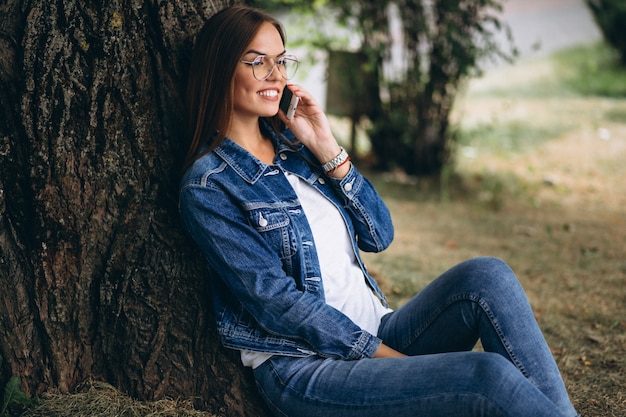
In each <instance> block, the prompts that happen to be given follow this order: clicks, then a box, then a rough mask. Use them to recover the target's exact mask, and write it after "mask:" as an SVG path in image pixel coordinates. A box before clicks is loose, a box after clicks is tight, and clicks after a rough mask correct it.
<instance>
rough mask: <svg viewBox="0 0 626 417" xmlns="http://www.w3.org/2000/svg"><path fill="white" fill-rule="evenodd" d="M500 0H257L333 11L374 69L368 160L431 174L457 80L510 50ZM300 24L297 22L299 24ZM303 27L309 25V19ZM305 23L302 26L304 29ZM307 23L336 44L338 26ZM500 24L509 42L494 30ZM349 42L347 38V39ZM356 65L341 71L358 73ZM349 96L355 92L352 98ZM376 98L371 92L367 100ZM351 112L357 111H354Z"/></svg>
mask: <svg viewBox="0 0 626 417" xmlns="http://www.w3.org/2000/svg"><path fill="white" fill-rule="evenodd" d="M502 3H503V0H435V1H432V0H375V1H369V0H277V1H272V0H257V1H255V2H254V3H253V4H255V5H257V6H261V7H265V8H268V9H274V10H276V9H277V8H278V9H281V8H282V9H283V10H284V9H285V8H286V7H288V8H289V10H290V11H291V12H292V13H298V14H304V15H306V16H307V17H309V18H312V19H319V17H320V16H332V18H333V19H335V22H334V24H335V28H336V27H337V24H338V25H339V26H340V27H342V28H344V29H347V30H346V31H345V32H344V33H347V34H348V37H350V38H351V40H352V42H344V47H345V45H350V44H351V43H352V44H354V43H355V42H354V38H358V42H356V43H358V46H357V47H354V46H353V47H352V52H356V53H358V54H361V55H363V56H365V57H368V61H369V64H368V65H364V66H363V68H365V69H366V68H367V67H368V66H369V68H370V69H371V71H372V72H375V73H377V74H379V88H378V90H379V91H378V92H377V93H376V92H374V94H377V95H379V97H380V99H381V100H380V101H379V103H380V104H379V105H378V106H374V108H372V109H369V111H368V113H367V114H364V115H361V116H367V118H369V120H370V121H371V123H372V128H371V129H370V130H369V132H368V133H369V136H370V140H371V145H372V146H371V149H372V153H373V155H372V158H371V160H372V161H374V168H378V169H381V170H392V169H401V170H403V171H405V172H406V173H408V174H411V175H420V176H433V175H434V176H437V175H440V174H441V172H442V170H443V169H444V167H445V165H446V164H447V163H448V162H449V159H450V158H451V153H450V151H449V141H451V140H452V139H451V138H452V135H451V134H450V132H449V129H448V128H449V116H450V112H451V110H452V105H453V103H454V99H455V97H456V95H457V92H458V89H459V87H460V84H461V82H462V80H463V79H464V78H466V77H468V76H472V75H476V74H477V73H480V68H479V64H480V63H481V62H484V61H485V60H487V59H488V58H494V59H504V60H507V61H510V60H512V59H513V58H514V57H515V56H516V50H515V48H514V47H513V44H512V40H511V35H510V30H509V28H508V27H507V26H505V25H503V23H502V22H501V21H500V12H501V9H502ZM299 27H302V26H299ZM307 29H311V26H308V27H307ZM302 30H305V29H302ZM313 30H314V31H317V33H311V32H310V31H309V30H307V36H308V37H309V38H310V39H311V42H314V43H316V46H318V47H319V46H325V47H326V49H337V42H336V38H337V34H338V32H340V31H339V30H329V25H328V23H326V24H316V25H314V27H313ZM501 32H504V34H505V38H506V39H507V40H508V44H507V45H502V44H501V43H499V41H498V38H497V35H498V34H499V33H501ZM348 47H349V46H348ZM358 73H359V71H352V72H349V73H347V74H346V76H349V77H357V76H358ZM352 99H353V100H355V98H352ZM373 101H374V102H377V100H373ZM355 117H356V116H355Z"/></svg>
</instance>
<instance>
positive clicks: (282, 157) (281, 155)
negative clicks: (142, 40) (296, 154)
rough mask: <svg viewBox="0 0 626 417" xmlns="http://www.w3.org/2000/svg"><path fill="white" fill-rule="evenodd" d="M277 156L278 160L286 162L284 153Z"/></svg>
mask: <svg viewBox="0 0 626 417" xmlns="http://www.w3.org/2000/svg"><path fill="white" fill-rule="evenodd" d="M279 156H280V159H282V160H283V161H286V160H287V155H285V154H284V153H281V154H280V155H279Z"/></svg>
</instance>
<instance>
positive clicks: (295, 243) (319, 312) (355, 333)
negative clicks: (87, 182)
mask: <svg viewBox="0 0 626 417" xmlns="http://www.w3.org/2000/svg"><path fill="white" fill-rule="evenodd" d="M262 126H264V127H265V125H264V124H262ZM264 131H265V133H266V134H268V135H271V137H272V140H273V142H274V144H275V148H276V150H277V153H276V155H277V156H276V158H275V161H274V165H266V164H264V163H262V162H260V161H259V160H258V159H256V158H255V157H253V156H252V155H251V154H249V153H248V152H247V151H246V150H244V149H243V148H241V147H240V146H238V145H237V144H235V143H234V142H232V141H231V140H230V139H228V138H226V139H225V140H224V141H223V142H222V144H221V145H219V146H218V147H217V148H216V149H215V150H214V151H212V152H210V153H208V154H207V155H205V156H203V157H201V158H200V159H198V160H197V161H196V162H195V163H194V164H193V165H192V166H191V167H190V168H189V169H188V170H187V172H186V173H185V175H184V177H183V180H182V183H181V191H180V201H179V208H180V213H181V217H182V220H183V223H184V225H185V227H186V228H187V230H188V232H189V233H190V235H191V236H192V238H193V239H194V240H195V242H196V243H197V244H198V246H199V248H200V249H201V251H202V252H203V254H204V256H205V258H206V260H207V261H208V264H209V268H210V270H211V271H210V272H211V285H212V294H213V305H214V309H215V316H216V320H217V327H218V331H219V334H220V336H221V341H222V343H223V345H224V346H226V347H230V348H234V349H244V350H252V351H258V352H265V353H271V354H279V355H289V356H308V355H312V354H317V355H321V356H324V357H335V358H341V359H360V358H364V357H372V356H373V355H374V353H375V352H376V350H377V349H378V347H379V346H380V343H381V342H380V340H379V339H378V338H377V337H375V336H374V335H371V334H369V333H368V332H366V331H364V330H362V329H361V328H359V327H358V326H357V325H355V324H354V323H353V322H352V321H351V320H350V319H349V318H348V317H346V316H345V315H344V314H342V313H341V312H339V311H338V310H336V309H334V308H333V307H330V306H329V305H327V304H326V303H325V300H324V288H323V283H322V280H321V273H320V266H319V262H318V259H317V252H316V249H315V242H314V241H313V235H312V232H311V230H310V227H309V224H308V222H307V219H306V216H305V214H304V212H303V210H302V207H301V205H300V203H299V202H298V198H297V196H296V194H295V192H294V190H293V188H292V187H291V185H290V184H289V182H288V180H287V179H286V177H285V175H284V174H283V172H282V171H281V170H284V171H287V172H290V173H293V174H295V175H298V176H299V177H301V178H302V179H304V180H305V181H307V182H308V183H309V184H311V185H313V186H314V187H316V188H317V189H318V190H320V191H321V192H322V193H323V194H324V196H326V197H327V198H328V199H329V200H330V201H332V202H333V203H334V204H335V206H337V208H338V209H339V211H340V212H341V214H342V216H343V218H344V219H345V222H346V226H347V227H348V230H350V231H351V232H352V233H351V235H352V242H353V246H354V248H355V253H356V254H357V259H358V262H359V264H360V265H361V269H362V270H363V271H364V272H365V277H366V279H367V282H368V284H369V285H370V286H371V287H372V289H373V290H374V291H375V293H376V294H377V295H378V296H379V297H380V299H381V302H382V303H383V305H385V306H387V302H386V300H385V298H384V296H383V294H382V292H381V291H380V289H379V287H378V285H377V284H376V283H375V281H374V280H373V279H372V277H371V276H370V275H369V274H368V273H367V270H366V269H365V266H364V264H363V261H362V260H361V258H360V256H359V255H358V253H359V252H358V250H357V249H356V248H357V247H358V248H360V249H361V250H363V251H370V252H376V251H382V250H383V249H385V248H386V247H387V246H389V244H390V243H391V241H392V239H393V226H392V223H391V217H390V215H389V211H388V209H387V207H386V206H385V204H384V203H383V202H382V200H381V198H380V196H379V195H378V194H377V192H376V191H375V190H374V188H373V187H372V185H371V184H370V183H369V181H367V180H366V179H365V178H364V177H363V176H362V175H361V174H360V173H359V172H358V171H357V169H356V168H354V166H353V167H352V168H351V169H350V172H349V173H348V175H347V176H346V177H345V178H343V179H341V180H335V179H332V178H329V177H328V176H326V175H324V174H323V173H322V171H321V170H320V168H319V167H318V166H316V165H318V164H317V161H315V158H314V157H313V156H312V154H311V153H310V152H309V151H308V150H307V149H306V148H305V147H303V146H302V145H296V146H288V145H287V144H286V143H284V142H283V141H281V140H280V139H279V138H278V137H277V135H276V134H275V133H274V132H270V131H269V130H268V129H264ZM285 135H286V137H287V138H289V139H290V140H294V143H295V139H294V138H293V135H292V134H291V133H290V132H288V131H287V132H285ZM307 161H315V162H314V164H310V163H309V162H307Z"/></svg>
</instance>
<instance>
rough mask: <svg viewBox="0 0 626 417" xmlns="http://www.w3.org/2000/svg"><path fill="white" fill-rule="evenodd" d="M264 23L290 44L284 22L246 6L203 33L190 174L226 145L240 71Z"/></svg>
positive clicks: (192, 96) (190, 83)
mask: <svg viewBox="0 0 626 417" xmlns="http://www.w3.org/2000/svg"><path fill="white" fill-rule="evenodd" d="M265 22H269V23H271V24H272V25H274V26H275V27H276V29H277V30H278V33H279V34H280V37H281V39H282V41H283V44H285V31H284V29H283V27H282V25H281V24H280V22H278V21H277V20H276V19H274V18H273V17H272V16H270V15H269V14H267V13H265V12H263V11H262V10H259V9H255V8H252V7H247V6H231V7H228V8H226V9H223V10H221V11H219V12H217V13H216V14H214V15H213V16H211V18H209V20H207V22H206V23H205V24H204V27H203V28H202V30H201V31H200V32H199V33H198V35H197V38H196V43H195V46H194V49H193V54H192V57H191V67H190V71H189V78H188V80H187V96H186V101H187V112H188V117H187V132H189V148H188V151H187V156H186V158H185V163H184V168H185V169H186V168H187V167H189V166H190V165H191V164H192V163H193V162H194V161H195V160H196V159H197V158H199V157H200V156H202V155H204V154H206V153H208V152H210V151H211V150H212V149H214V148H215V147H216V146H217V145H218V144H219V143H220V142H221V141H222V140H223V139H224V133H225V132H226V130H227V128H228V126H229V124H230V122H231V118H232V114H233V100H234V99H233V94H234V93H233V91H234V87H233V80H234V74H235V69H236V67H237V65H238V63H239V60H240V59H241V56H242V55H243V54H244V52H245V51H246V48H247V47H248V45H249V44H250V42H252V40H253V39H254V37H255V36H256V34H257V32H258V31H259V28H260V27H261V25H262V24H263V23H265ZM272 119H275V120H271V124H272V125H273V126H279V125H280V124H279V119H278V117H277V116H274V117H273V118H272ZM205 146H206V147H207V148H206V149H204V150H203V151H202V153H200V150H201V149H202V148H203V147H205Z"/></svg>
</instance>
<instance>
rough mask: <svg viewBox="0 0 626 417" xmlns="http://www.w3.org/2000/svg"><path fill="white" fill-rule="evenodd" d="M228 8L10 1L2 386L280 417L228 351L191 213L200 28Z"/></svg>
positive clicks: (0, 140)
mask: <svg viewBox="0 0 626 417" xmlns="http://www.w3.org/2000/svg"><path fill="white" fill-rule="evenodd" d="M224 3H225V2H224V1H221V0H205V1H202V0H187V1H181V0H160V1H156V0H146V1H139V0H135V1H128V2H126V1H109V2H104V1H87V2H84V1H81V0H64V1H38V2H30V1H17V0H5V1H3V2H2V4H0V293H1V294H2V296H1V297H0V320H1V322H0V355H2V356H3V357H4V365H3V369H2V370H1V372H0V382H1V383H2V384H4V382H6V380H7V378H8V376H10V375H17V376H19V377H21V378H22V382H23V385H22V389H23V390H24V391H25V392H27V393H28V394H29V395H34V394H38V393H40V392H42V391H43V390H46V389H51V388H57V389H60V390H62V391H71V390H72V389H73V388H74V387H75V386H76V385H77V384H78V383H79V382H81V381H83V380H85V379H86V378H89V377H92V378H96V379H100V380H103V381H106V382H109V383H112V384H113V385H115V386H116V387H118V388H120V389H121V390H123V391H125V392H127V393H129V394H130V395H132V396H134V397H137V398H139V399H146V400H151V399H156V398H160V397H163V396H170V397H182V398H191V397H197V398H199V400H198V404H197V405H198V406H199V407H202V408H204V409H208V410H210V411H213V412H215V413H218V414H220V415H223V416H262V415H267V414H266V413H265V411H264V409H263V407H262V405H261V403H260V401H259V399H258V397H257V394H256V392H255V390H254V386H253V384H252V383H251V381H250V375H249V374H248V373H247V372H245V371H244V370H243V369H242V367H241V365H240V364H239V362H238V357H237V355H235V354H231V353H228V352H226V351H225V350H223V349H222V348H220V347H219V342H218V339H217V335H216V331H215V328H214V325H213V319H212V317H211V316H210V313H209V310H210V305H209V294H208V286H207V282H206V272H205V269H204V262H203V260H202V259H201V255H200V254H199V252H197V251H196V250H195V248H194V247H193V245H192V244H191V242H190V240H188V238H187V237H186V235H185V234H184V232H183V231H182V229H181V227H180V224H179V221H178V212H177V186H178V177H179V172H178V170H179V166H178V164H177V161H178V160H179V158H178V157H179V155H180V154H181V152H182V149H181V147H180V145H179V143H180V139H181V137H180V133H181V130H182V128H181V127H182V125H183V122H182V117H183V112H182V105H181V97H180V92H181V91H183V88H182V87H183V85H184V82H185V74H186V66H187V63H188V56H189V52H190V48H191V44H192V36H193V35H194V34H195V32H196V31H197V30H198V29H199V28H200V27H201V25H202V23H203V22H204V21H205V19H206V18H207V17H208V16H210V15H211V14H212V13H214V12H215V11H216V10H218V9H219V8H220V7H221V6H223V5H224ZM1 387H3V385H2V386H0V388H1Z"/></svg>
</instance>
